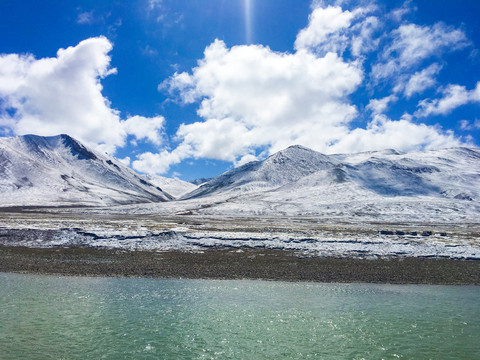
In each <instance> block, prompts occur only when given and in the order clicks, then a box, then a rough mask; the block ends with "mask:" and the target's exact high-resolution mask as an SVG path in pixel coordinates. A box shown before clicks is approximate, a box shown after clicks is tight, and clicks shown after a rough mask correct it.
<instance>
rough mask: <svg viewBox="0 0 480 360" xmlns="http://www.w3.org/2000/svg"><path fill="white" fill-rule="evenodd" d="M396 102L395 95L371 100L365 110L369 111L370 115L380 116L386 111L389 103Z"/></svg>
mask: <svg viewBox="0 0 480 360" xmlns="http://www.w3.org/2000/svg"><path fill="white" fill-rule="evenodd" d="M397 100H398V97H397V96H396V95H393V94H392V95H390V96H386V97H384V98H381V99H371V100H370V102H369V103H368V105H367V106H366V109H367V110H370V111H371V112H372V114H375V115H376V114H382V113H384V112H385V110H387V109H388V106H389V104H390V103H392V102H395V101H397Z"/></svg>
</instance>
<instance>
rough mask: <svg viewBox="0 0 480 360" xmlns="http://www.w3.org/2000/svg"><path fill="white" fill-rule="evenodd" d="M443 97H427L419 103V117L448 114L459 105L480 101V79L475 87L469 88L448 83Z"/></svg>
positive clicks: (417, 113) (443, 91) (416, 114)
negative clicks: (431, 98)
mask: <svg viewBox="0 0 480 360" xmlns="http://www.w3.org/2000/svg"><path fill="white" fill-rule="evenodd" d="M442 95H443V97H442V98H440V99H433V100H430V99H425V100H422V101H420V102H419V103H418V107H419V109H418V110H417V111H416V112H415V114H414V115H415V116H417V117H426V116H429V115H446V114H448V113H450V112H452V111H453V110H454V109H456V108H457V107H459V106H462V105H465V104H468V103H472V102H480V81H479V82H477V86H476V87H475V89H472V90H467V89H466V87H465V86H461V85H452V84H450V85H448V86H447V87H445V88H444V89H443V90H442Z"/></svg>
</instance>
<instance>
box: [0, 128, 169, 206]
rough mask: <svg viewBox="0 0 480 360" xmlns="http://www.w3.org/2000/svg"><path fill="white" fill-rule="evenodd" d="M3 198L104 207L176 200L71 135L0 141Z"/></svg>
mask: <svg viewBox="0 0 480 360" xmlns="http://www.w3.org/2000/svg"><path fill="white" fill-rule="evenodd" d="M0 193H1V196H2V200H3V204H4V205H5V204H9V205H39V206H41V205H44V206H45V205H49V206H50V205H69V204H75V205H85V206H105V205H115V204H130V203H141V202H157V201H158V202H161V201H168V200H171V199H173V197H172V196H171V195H170V194H167V193H166V192H164V191H163V190H162V189H160V188H158V187H156V186H154V185H153V184H151V183H149V182H148V181H146V180H145V179H143V178H142V177H141V176H139V175H138V174H136V173H135V172H133V171H132V170H131V169H129V168H127V167H126V166H125V165H123V164H122V163H120V162H119V161H118V160H116V159H115V158H113V157H110V156H108V155H106V154H100V153H98V152H96V151H94V150H92V149H89V148H88V147H86V146H85V145H83V144H82V143H80V142H79V141H78V140H76V139H74V138H72V137H71V136H69V135H66V134H61V135H56V136H49V137H43V136H38V135H23V136H18V137H10V138H0Z"/></svg>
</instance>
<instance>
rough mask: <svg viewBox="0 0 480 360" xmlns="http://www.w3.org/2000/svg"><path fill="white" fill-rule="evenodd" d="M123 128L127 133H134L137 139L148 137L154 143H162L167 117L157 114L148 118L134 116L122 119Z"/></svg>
mask: <svg viewBox="0 0 480 360" xmlns="http://www.w3.org/2000/svg"><path fill="white" fill-rule="evenodd" d="M121 124H122V126H123V129H124V130H125V132H126V133H127V134H131V135H133V136H134V137H135V138H136V139H137V140H141V139H147V140H149V141H150V142H151V143H152V144H155V145H161V144H162V142H163V141H162V140H163V139H162V135H163V128H164V125H165V118H164V117H163V116H155V117H153V118H146V117H144V116H138V115H135V116H132V117H130V118H128V119H127V120H125V121H122V123H121Z"/></svg>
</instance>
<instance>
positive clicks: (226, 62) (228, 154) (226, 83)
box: [133, 6, 463, 173]
mask: <svg viewBox="0 0 480 360" xmlns="http://www.w3.org/2000/svg"><path fill="white" fill-rule="evenodd" d="M371 11H373V10H372V8H357V9H354V10H352V11H348V10H345V11H344V10H342V9H341V8H340V7H332V6H328V7H326V8H315V9H314V10H313V12H312V15H311V16H310V19H309V24H308V26H307V27H306V28H305V29H303V30H301V31H300V32H299V34H298V36H297V40H296V42H295V51H294V52H292V53H288V52H287V53H278V52H275V51H272V50H271V49H269V48H268V47H265V46H260V45H248V46H247V45H245V46H234V47H231V48H229V47H227V46H226V44H225V43H224V42H223V41H220V40H215V41H214V42H213V43H212V44H210V45H209V46H208V47H207V48H206V49H205V52H204V58H203V59H201V60H199V61H198V65H197V66H196V67H194V68H193V69H192V70H191V72H183V73H176V74H174V75H173V76H172V77H171V78H169V79H168V80H166V81H165V82H163V83H162V84H161V85H160V86H159V88H160V89H167V90H168V91H170V94H171V95H172V96H176V97H177V98H179V99H180V100H181V101H182V102H183V103H185V104H192V103H198V104H199V106H198V110H197V113H198V115H199V116H200V117H201V118H202V121H197V122H194V123H191V124H182V125H181V126H180V127H179V129H178V131H177V133H176V140H177V141H178V143H179V145H178V147H177V148H175V149H173V150H172V151H168V150H164V151H162V152H159V153H156V154H155V153H146V154H142V155H140V156H139V157H138V158H137V160H136V161H134V162H133V167H134V168H135V169H137V170H139V171H149V172H159V173H162V172H165V171H167V170H168V169H169V167H170V166H171V165H172V164H176V163H179V162H181V161H183V160H184V159H187V158H211V159H218V160H225V161H230V162H232V163H233V164H234V165H240V164H244V163H246V162H248V161H251V160H255V159H257V158H258V157H259V156H260V157H261V156H263V155H268V154H271V153H273V152H276V151H278V150H281V149H283V148H285V147H287V146H289V145H293V144H301V145H304V146H307V147H310V148H312V149H315V150H318V151H322V152H326V153H332V152H352V151H364V150H374V149H383V148H389V147H395V148H397V149H398V150H402V151H409V150H413V149H422V148H423V149H429V148H436V147H446V146H456V145H458V144H460V141H459V140H458V139H457V138H456V137H455V136H454V134H453V133H451V132H444V131H442V130H441V129H440V128H439V127H435V126H427V125H425V124H416V123H414V122H413V121H412V119H411V118H410V117H408V116H405V117H403V118H402V119H400V120H392V119H389V118H388V117H386V116H384V115H381V113H382V112H384V111H385V110H386V109H387V108H388V106H389V104H391V103H393V102H395V101H397V100H398V96H397V94H392V95H390V96H387V97H384V98H381V99H373V100H372V101H371V102H370V103H369V105H368V106H367V107H366V109H367V110H369V111H370V114H371V120H369V121H368V122H367V124H366V125H365V127H364V128H351V123H352V120H353V119H355V118H356V117H357V116H358V109H357V108H356V106H354V105H353V104H352V103H351V101H350V99H349V95H351V94H352V93H354V92H355V91H356V90H357V89H358V88H359V86H361V84H362V81H363V79H364V76H365V74H364V69H363V66H362V65H361V63H362V61H357V60H356V59H353V60H351V61H347V60H345V59H344V58H343V57H342V51H343V48H344V47H346V46H348V47H350V49H355V47H356V48H357V50H356V51H355V52H354V51H353V50H352V54H354V55H355V54H356V55H358V56H361V55H362V52H364V51H367V50H361V48H362V44H363V43H365V44H367V42H368V43H369V44H373V43H374V39H373V35H372V34H373V29H376V28H377V27H378V19H377V18H376V17H372V16H367V15H366V14H369V13H371ZM349 29H353V32H352V33H348V31H347V30H349ZM415 29H416V30H418V29H417V28H415ZM432 29H434V30H435V31H436V32H437V33H440V34H443V33H442V32H441V30H439V29H440V28H438V29H437V28H436V27H433V28H432ZM442 29H444V28H442ZM407 30H408V29H407V28H405V29H402V30H399V31H398V36H399V39H400V40H401V39H402V37H401V36H402V34H404V33H405V32H408V31H407ZM435 31H434V32H435ZM362 34H363V35H362ZM455 34H456V35H455V36H453V38H458V37H461V36H460V35H458V34H460V33H455ZM461 34H462V36H463V33H461ZM337 35H338V36H337ZM436 36H437V37H440V38H441V39H444V38H445V37H446V38H447V39H450V37H449V36H447V35H445V36H444V37H442V36H443V35H438V34H437V35H436ZM332 39H334V41H333V42H330V40H332ZM343 39H346V42H343ZM355 39H356V40H355ZM400 40H399V41H400ZM449 41H450V40H449ZM405 42H406V40H405V41H404V42H403V43H397V44H396V45H392V49H391V50H389V54H390V55H391V56H393V54H394V53H395V54H397V55H398V56H400V57H401V56H404V57H405V58H408V57H409V56H413V55H410V51H411V49H410V47H409V46H407V45H406V44H405ZM444 43H445V41H444ZM446 43H448V41H447V42H446ZM355 44H356V45H355ZM402 44H403V45H402ZM412 46H413V45H412ZM442 46H443V45H442ZM394 48H395V49H399V50H398V51H397V50H395V51H394ZM367 49H368V47H367ZM400 49H401V51H400ZM430 51H431V52H434V49H431V50H430ZM402 54H403V55H402ZM410 61H413V60H410ZM398 64H400V63H399V62H398ZM399 66H403V65H399ZM435 71H437V69H436V68H429V69H428V71H426V72H425V73H419V74H417V77H416V78H415V77H414V80H412V84H411V85H410V87H409V91H411V92H412V93H413V91H421V88H422V87H425V86H427V84H428V81H427V80H425V79H426V77H427V75H429V74H433V73H435ZM422 76H423V80H422ZM415 79H416V80H415ZM259 152H260V153H261V154H259Z"/></svg>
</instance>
